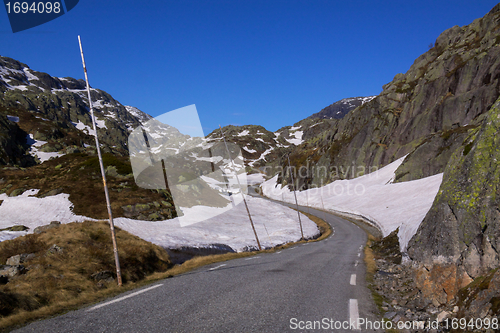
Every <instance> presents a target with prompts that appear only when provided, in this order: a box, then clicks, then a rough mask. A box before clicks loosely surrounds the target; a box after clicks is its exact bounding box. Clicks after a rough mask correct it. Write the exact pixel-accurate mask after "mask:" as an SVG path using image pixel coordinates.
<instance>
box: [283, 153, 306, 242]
mask: <svg viewBox="0 0 500 333" xmlns="http://www.w3.org/2000/svg"><path fill="white" fill-rule="evenodd" d="M287 158H288V170H290V177H291V178H292V185H293V195H294V196H295V205H296V206H297V215H298V216H299V224H300V235H301V236H302V238H301V240H304V231H303V230H302V220H301V219H300V211H299V203H298V201H297V194H296V193H295V181H294V180H293V172H292V166H291V165H290V155H287Z"/></svg>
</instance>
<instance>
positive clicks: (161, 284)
mask: <svg viewBox="0 0 500 333" xmlns="http://www.w3.org/2000/svg"><path fill="white" fill-rule="evenodd" d="M161 286H163V283H160V284H155V285H154V286H151V287H149V288H146V289H142V290H139V291H136V292H135V293H131V294H128V295H126V296H123V297H120V298H117V299H114V300H112V301H109V302H106V303H102V304H99V305H96V306H94V307H92V308H90V309H88V310H87V312H89V311H93V310H97V309H99V308H102V307H103V306H106V305H110V304H113V303H116V302H120V301H123V300H124V299H127V298H130V297H134V296H137V295H139V294H142V293H145V292H146V291H149V290H151V289H155V288H158V287H161Z"/></svg>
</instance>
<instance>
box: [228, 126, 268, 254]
mask: <svg viewBox="0 0 500 333" xmlns="http://www.w3.org/2000/svg"><path fill="white" fill-rule="evenodd" d="M219 128H220V133H221V134H222V139H223V140H224V145H225V146H226V151H227V154H228V155H229V159H230V160H231V164H232V165H233V168H234V175H235V176H236V180H237V181H238V186H239V187H240V193H241V197H242V198H243V202H244V203H245V208H246V209H247V214H248V219H249V220H250V224H251V225H252V229H253V233H254V235H255V240H256V241H257V245H258V246H259V251H260V250H262V247H261V246H260V242H259V237H258V236H257V231H255V226H254V225H253V221H252V216H251V215H250V210H249V209H248V205H247V201H246V199H245V195H244V194H243V188H242V187H241V184H240V180H239V178H238V173H237V172H236V165H235V164H234V161H233V158H232V157H231V152H230V151H229V148H228V147H227V142H226V137H225V136H224V132H223V131H222V127H221V126H220V125H219ZM266 231H267V228H266Z"/></svg>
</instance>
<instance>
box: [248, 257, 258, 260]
mask: <svg viewBox="0 0 500 333" xmlns="http://www.w3.org/2000/svg"><path fill="white" fill-rule="evenodd" d="M257 258H260V257H259V256H256V257H251V258H246V259H245V260H253V259H257Z"/></svg>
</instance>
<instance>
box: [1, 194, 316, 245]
mask: <svg viewBox="0 0 500 333" xmlns="http://www.w3.org/2000/svg"><path fill="white" fill-rule="evenodd" d="M35 194H36V190H30V191H26V192H25V193H23V194H22V195H20V196H17V197H9V196H7V195H6V194H1V195H0V200H3V203H2V205H0V229H1V228H6V227H11V226H13V225H24V226H27V227H29V228H30V229H29V230H28V232H12V231H2V232H0V241H2V240H6V239H12V238H15V237H18V236H21V235H25V234H27V233H31V232H33V229H34V228H36V227H37V226H41V225H46V224H49V223H50V221H54V220H57V221H60V222H61V223H69V222H81V221H84V220H92V219H90V218H87V217H85V216H79V215H75V214H73V212H72V211H71V207H72V204H71V202H70V201H69V200H68V196H69V195H68V194H64V193H61V194H58V195H55V196H49V197H45V198H36V197H32V195H35ZM247 202H248V205H249V210H250V213H251V214H252V219H253V221H254V224H255V228H256V231H257V234H258V236H259V240H260V242H261V244H262V246H263V247H272V246H276V245H278V244H284V243H287V242H291V241H298V240H300V238H301V234H300V227H299V224H298V221H297V214H296V212H295V211H294V210H292V209H289V208H287V207H284V206H281V205H279V204H275V203H272V202H269V201H267V200H264V199H260V198H253V197H247ZM211 209H213V208H211V207H203V206H197V208H196V209H192V210H185V211H184V212H185V214H192V215H200V214H202V215H203V214H209V213H210V210H211ZM301 219H302V226H303V230H304V236H305V237H306V238H312V237H315V236H317V235H318V234H319V230H318V228H317V225H316V224H315V223H314V222H312V221H311V220H309V219H308V218H307V217H306V216H301ZM114 221H115V224H116V226H117V227H119V228H122V229H124V230H126V231H128V232H130V233H132V234H134V235H136V236H139V237H141V238H143V239H145V240H147V241H150V242H152V243H155V244H157V245H160V246H162V247H165V248H181V247H184V246H190V247H199V248H203V247H210V246H213V245H217V244H219V245H220V244H224V245H227V246H230V247H231V248H233V249H234V250H235V251H245V250H247V249H255V248H256V247H257V245H256V242H255V237H254V234H253V231H252V227H251V225H250V222H249V220H248V216H247V212H246V209H245V207H244V205H243V204H239V205H236V207H235V208H232V209H229V210H227V211H226V212H225V213H223V214H221V215H218V216H215V217H212V218H208V219H206V220H205V221H203V222H199V223H196V224H192V225H188V226H185V227H182V224H181V223H180V222H179V219H178V218H174V219H170V220H165V221H156V222H151V221H140V220H134V219H129V218H116V219H115V220H114ZM266 229H267V230H266Z"/></svg>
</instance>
